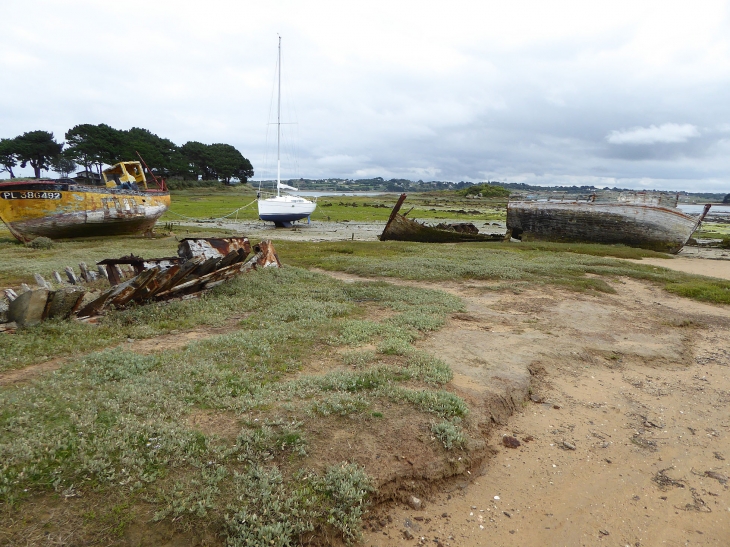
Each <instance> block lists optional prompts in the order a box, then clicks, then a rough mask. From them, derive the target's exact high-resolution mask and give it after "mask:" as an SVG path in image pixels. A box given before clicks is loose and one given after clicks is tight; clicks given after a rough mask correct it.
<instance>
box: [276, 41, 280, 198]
mask: <svg viewBox="0 0 730 547" xmlns="http://www.w3.org/2000/svg"><path fill="white" fill-rule="evenodd" d="M280 186H281V36H279V97H278V101H277V105H276V195H277V196H280V195H281V191H280V189H279V187H280Z"/></svg>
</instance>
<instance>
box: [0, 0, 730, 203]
mask: <svg viewBox="0 0 730 547" xmlns="http://www.w3.org/2000/svg"><path fill="white" fill-rule="evenodd" d="M2 16H3V30H2V32H0V75H1V77H2V81H3V85H2V86H0V137H4V138H12V137H15V136H17V135H19V134H22V133H23V132H26V131H33V130H38V129H42V130H46V131H53V133H54V135H55V136H56V138H57V140H59V141H63V140H64V134H65V132H66V131H67V130H68V129H70V128H71V127H73V126H74V125H77V124H82V123H91V124H98V123H106V124H108V125H111V126H112V127H115V128H118V129H129V128H131V127H144V128H146V129H149V130H150V131H152V132H153V133H156V134H157V135H159V136H161V137H165V138H168V139H170V140H172V141H173V142H175V143H177V144H179V145H182V144H184V143H185V142H187V141H192V140H195V141H200V142H204V143H208V144H211V143H216V142H222V143H228V144H232V145H233V146H235V147H236V148H238V149H239V150H240V151H241V153H242V154H243V155H244V156H246V157H247V158H248V159H249V160H250V161H251V163H252V164H253V166H254V169H255V171H256V177H255V178H272V176H275V168H276V162H275V158H276V150H275V143H276V126H275V125H271V123H272V121H275V115H276V108H275V105H276V103H275V85H276V84H275V82H276V78H275V77H276V64H277V41H278V37H277V34H278V35H280V36H281V37H282V64H281V68H282V122H284V123H285V125H282V133H283V138H282V151H283V152H282V177H283V178H299V177H304V178H317V179H318V178H330V177H341V178H355V179H357V178H369V177H383V178H385V179H390V178H407V179H411V180H424V181H426V180H451V181H462V180H464V181H473V182H479V181H486V180H498V181H504V182H524V183H528V184H538V185H556V184H559V185H595V186H599V187H603V186H608V187H614V186H619V187H624V188H637V189H642V188H656V189H666V190H680V189H681V190H688V191H693V192H730V1H702V0H693V1H691V2H690V1H684V2H674V1H670V0H663V1H660V2H654V1H651V0H632V1H627V2H624V1H621V0H611V1H610V2H603V1H591V2H586V1H584V0H581V1H555V0H551V1H549V2H546V1H544V0H543V1H514V0H511V1H510V2H505V1H504V0H501V1H499V2H496V1H485V0H483V1H458V0H452V1H449V2H445V1H443V0H439V1H436V2H431V1H427V0H421V1H417V2H412V1H408V0H389V1H379V0H368V1H367V2H365V1H343V0H338V1H332V2H330V1H317V0H310V1H303V0H300V1H292V2H288V1H277V0H268V1H266V2H262V1H260V0H258V1H255V2H254V1H241V0H239V1H223V0H206V1H200V0H197V1H194V2H192V1H187V0H175V1H168V0H154V1H150V0H144V1H133V0H116V1H115V2H109V1H107V0H105V1H97V0H63V1H58V0H54V1H41V0H3V2H2ZM2 176H3V177H7V174H6V173H5V174H3V175H2ZM54 176H56V175H54Z"/></svg>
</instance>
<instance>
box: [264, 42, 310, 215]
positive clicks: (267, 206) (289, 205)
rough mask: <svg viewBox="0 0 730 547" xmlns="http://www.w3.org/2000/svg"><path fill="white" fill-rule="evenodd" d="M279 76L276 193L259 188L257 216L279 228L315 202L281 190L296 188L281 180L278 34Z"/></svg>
mask: <svg viewBox="0 0 730 547" xmlns="http://www.w3.org/2000/svg"><path fill="white" fill-rule="evenodd" d="M278 67H279V78H278V103H277V111H276V195H275V196H270V197H266V196H265V195H264V194H263V193H262V192H261V189H260V188H259V195H258V208H259V218H260V219H261V220H268V221H270V222H273V223H274V224H275V225H276V226H277V227H279V228H289V227H290V226H291V223H292V222H294V221H297V220H301V219H303V218H307V217H308V216H309V215H311V214H312V213H313V212H314V210H315V208H316V207H317V204H316V203H315V202H313V201H309V200H308V199H304V198H302V197H299V196H292V195H289V194H284V195H282V193H281V191H282V190H285V191H286V190H291V191H296V190H297V188H294V187H293V186H289V185H287V184H283V183H282V182H281V36H279V64H278Z"/></svg>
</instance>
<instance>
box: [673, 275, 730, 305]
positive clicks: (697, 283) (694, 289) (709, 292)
mask: <svg viewBox="0 0 730 547" xmlns="http://www.w3.org/2000/svg"><path fill="white" fill-rule="evenodd" d="M664 288H665V289H666V290H668V291H669V292H671V293H674V294H678V295H679V296H684V297H687V298H692V299H694V300H700V301H703V302H714V303H717V304H730V282H729V281H719V280H714V279H709V278H705V279H699V280H692V281H685V282H679V283H667V284H666V285H665V287H664Z"/></svg>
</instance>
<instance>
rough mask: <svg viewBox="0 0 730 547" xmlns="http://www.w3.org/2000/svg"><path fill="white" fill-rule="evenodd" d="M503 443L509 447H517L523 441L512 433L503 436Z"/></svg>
mask: <svg viewBox="0 0 730 547" xmlns="http://www.w3.org/2000/svg"><path fill="white" fill-rule="evenodd" d="M502 444H503V445H504V446H506V447H507V448H517V447H518V446H520V444H521V443H520V441H518V440H517V439H516V438H515V437H512V436H511V435H505V436H504V437H502Z"/></svg>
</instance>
